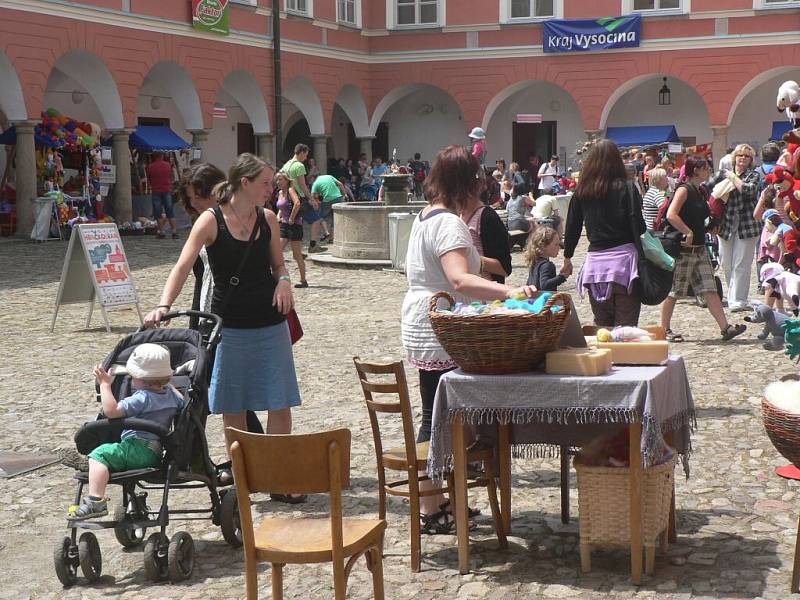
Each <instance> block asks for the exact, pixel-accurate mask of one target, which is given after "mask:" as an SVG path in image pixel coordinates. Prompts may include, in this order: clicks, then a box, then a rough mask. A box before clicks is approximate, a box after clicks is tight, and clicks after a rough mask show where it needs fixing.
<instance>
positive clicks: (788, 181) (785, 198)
mask: <svg viewBox="0 0 800 600" xmlns="http://www.w3.org/2000/svg"><path fill="white" fill-rule="evenodd" d="M764 181H766V182H767V185H771V186H774V187H775V192H776V193H777V197H776V198H775V204H776V205H777V206H783V207H784V210H785V211H786V214H787V215H788V216H789V218H790V219H791V220H792V222H793V223H794V224H795V226H798V221H800V196H795V194H794V191H795V179H794V177H793V176H792V174H791V172H790V171H788V170H786V169H784V168H783V167H778V166H776V167H775V168H774V169H773V170H772V172H771V173H770V174H769V175H767V176H766V177H765V178H764Z"/></svg>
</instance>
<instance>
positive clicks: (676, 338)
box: [667, 329, 684, 344]
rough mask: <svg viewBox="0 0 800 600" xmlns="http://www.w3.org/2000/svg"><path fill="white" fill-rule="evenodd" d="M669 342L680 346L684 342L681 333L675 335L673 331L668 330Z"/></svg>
mask: <svg viewBox="0 0 800 600" xmlns="http://www.w3.org/2000/svg"><path fill="white" fill-rule="evenodd" d="M667 341H668V342H675V343H676V344H679V343H681V342H683V341H684V339H683V336H682V335H681V334H680V333H675V332H674V331H672V329H667Z"/></svg>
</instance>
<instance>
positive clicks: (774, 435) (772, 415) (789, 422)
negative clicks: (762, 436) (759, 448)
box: [761, 398, 800, 468]
mask: <svg viewBox="0 0 800 600" xmlns="http://www.w3.org/2000/svg"><path fill="white" fill-rule="evenodd" d="M761 414H762V416H763V418H764V429H766V430H767V435H768V436H769V439H770V441H771V442H772V445H773V446H775V449H776V450H777V451H778V452H780V453H781V454H782V455H783V457H784V458H786V460H788V461H789V462H790V463H792V464H793V465H794V466H795V467H798V468H800V415H798V414H795V413H790V412H786V411H785V410H782V409H780V408H778V407H777V406H775V405H774V404H772V403H771V402H770V401H769V400H767V399H766V398H762V399H761Z"/></svg>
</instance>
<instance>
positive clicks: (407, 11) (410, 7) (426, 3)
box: [395, 0, 439, 27]
mask: <svg viewBox="0 0 800 600" xmlns="http://www.w3.org/2000/svg"><path fill="white" fill-rule="evenodd" d="M438 13H439V0H397V13H396V18H395V23H396V24H397V25H398V26H399V27H402V26H409V25H438V23H439V15H438Z"/></svg>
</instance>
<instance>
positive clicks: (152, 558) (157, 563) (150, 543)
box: [143, 533, 169, 581]
mask: <svg viewBox="0 0 800 600" xmlns="http://www.w3.org/2000/svg"><path fill="white" fill-rule="evenodd" d="M168 549H169V538H168V537H167V536H166V535H165V534H163V533H153V534H150V537H149V538H147V541H146V542H145V544H144V553H143V554H144V573H145V575H147V578H148V579H150V580H151V581H163V580H164V579H166V578H167V576H168V575H169V565H168V558H167V554H168Z"/></svg>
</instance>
